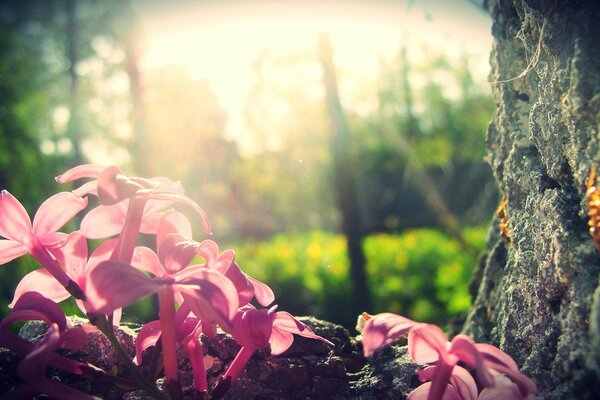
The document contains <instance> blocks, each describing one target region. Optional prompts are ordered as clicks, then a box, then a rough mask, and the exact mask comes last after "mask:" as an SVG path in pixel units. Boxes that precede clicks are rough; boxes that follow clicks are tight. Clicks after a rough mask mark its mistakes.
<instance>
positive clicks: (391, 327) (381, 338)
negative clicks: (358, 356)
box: [362, 313, 417, 357]
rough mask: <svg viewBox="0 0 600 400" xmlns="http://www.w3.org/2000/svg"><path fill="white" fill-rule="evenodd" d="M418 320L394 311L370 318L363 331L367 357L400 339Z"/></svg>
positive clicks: (363, 342)
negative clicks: (393, 312)
mask: <svg viewBox="0 0 600 400" xmlns="http://www.w3.org/2000/svg"><path fill="white" fill-rule="evenodd" d="M415 324H417V323H416V322H414V321H412V320H410V319H408V318H406V317H403V316H401V315H397V314H392V313H381V314H377V315H374V316H372V317H371V318H369V320H368V321H367V323H366V324H365V326H364V328H363V331H362V336H363V339H362V344H363V352H364V354H365V357H370V356H371V355H373V353H374V352H376V351H377V350H379V349H380V348H382V347H383V346H387V345H388V344H390V343H392V342H394V341H396V340H398V339H399V338H400V337H402V336H403V335H405V334H406V333H407V332H408V331H409V329H410V328H411V327H413V326H414V325H415Z"/></svg>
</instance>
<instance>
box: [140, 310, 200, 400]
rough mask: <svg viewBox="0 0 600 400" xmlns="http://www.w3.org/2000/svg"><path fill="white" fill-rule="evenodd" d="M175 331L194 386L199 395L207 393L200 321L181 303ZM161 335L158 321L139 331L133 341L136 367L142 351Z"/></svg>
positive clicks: (152, 344) (155, 341)
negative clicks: (190, 366)
mask: <svg viewBox="0 0 600 400" xmlns="http://www.w3.org/2000/svg"><path fill="white" fill-rule="evenodd" d="M175 329H176V332H177V342H178V343H179V345H180V346H183V347H184V348H185V351H186V353H187V356H188V359H189V360H190V364H191V365H192V371H193V375H194V385H195V387H196V390H197V391H198V392H200V393H203V392H207V391H208V386H207V382H206V369H205V367H204V356H203V354H202V345H201V344H200V341H199V337H200V333H201V332H202V321H201V320H200V319H199V318H197V317H194V316H193V315H191V314H190V309H189V307H187V304H186V303H183V304H182V305H181V307H180V308H179V310H177V314H176V316H175ZM161 334H162V329H161V324H160V321H159V320H156V321H152V322H149V323H147V324H146V325H144V326H143V327H142V329H140V331H139V332H138V334H137V337H136V340H135V358H134V360H133V361H134V363H135V364H136V365H141V364H142V354H143V352H144V350H146V349H147V348H149V347H151V346H155V345H156V343H157V342H158V340H159V338H160V336H161Z"/></svg>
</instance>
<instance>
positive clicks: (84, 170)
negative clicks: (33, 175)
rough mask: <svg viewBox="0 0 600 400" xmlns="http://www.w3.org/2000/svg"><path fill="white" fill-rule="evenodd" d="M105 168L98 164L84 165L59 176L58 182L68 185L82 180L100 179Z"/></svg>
mask: <svg viewBox="0 0 600 400" xmlns="http://www.w3.org/2000/svg"><path fill="white" fill-rule="evenodd" d="M104 169H105V167H103V166H102V165H97V164H82V165H78V166H76V167H73V168H71V169H69V170H67V171H65V172H64V173H63V174H62V175H59V176H57V177H56V178H54V179H56V182H58V183H67V182H72V181H74V180H77V179H81V178H93V179H98V177H99V176H100V174H101V173H102V171H104Z"/></svg>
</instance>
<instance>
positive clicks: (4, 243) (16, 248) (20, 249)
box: [0, 240, 28, 265]
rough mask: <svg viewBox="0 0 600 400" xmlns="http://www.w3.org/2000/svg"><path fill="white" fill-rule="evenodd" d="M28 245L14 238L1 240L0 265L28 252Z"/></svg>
mask: <svg viewBox="0 0 600 400" xmlns="http://www.w3.org/2000/svg"><path fill="white" fill-rule="evenodd" d="M27 253H28V250H27V247H25V246H24V245H22V244H21V243H19V242H17V241H14V240H0V265H2V264H6V263H7V262H9V261H12V260H14V259H15V258H17V257H21V256H22V255H23V254H27Z"/></svg>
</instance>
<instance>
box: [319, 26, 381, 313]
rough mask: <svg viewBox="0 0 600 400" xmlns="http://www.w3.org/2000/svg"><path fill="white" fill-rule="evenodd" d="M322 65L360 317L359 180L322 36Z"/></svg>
mask: <svg viewBox="0 0 600 400" xmlns="http://www.w3.org/2000/svg"><path fill="white" fill-rule="evenodd" d="M319 48H320V56H321V65H322V67H323V80H324V84H325V94H326V101H327V110H328V112H329V116H330V119H331V129H332V132H333V137H332V141H331V149H332V154H333V169H334V171H333V179H334V180H335V182H334V191H335V196H336V201H337V207H338V209H339V211H340V213H341V215H342V231H343V233H344V236H346V240H347V242H348V257H349V259H350V277H351V279H352V284H353V289H354V296H353V300H354V304H353V309H354V312H355V313H356V314H357V315H358V314H360V313H361V312H363V311H365V310H370V309H371V296H370V293H369V286H368V284H367V273H366V271H365V264H366V257H365V254H364V251H363V248H362V239H363V236H364V235H363V232H362V227H361V223H360V215H361V211H360V207H359V204H358V196H357V191H356V190H357V189H356V179H355V177H354V176H353V173H352V163H351V162H350V160H351V155H350V133H349V131H348V122H347V121H346V116H345V115H344V111H343V109H342V105H341V103H340V98H339V95H338V90H337V81H336V76H335V67H334V65H333V60H332V58H333V57H332V52H333V50H332V48H331V43H330V42H329V38H328V37H327V36H326V35H325V34H323V35H321V37H320V39H319Z"/></svg>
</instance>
